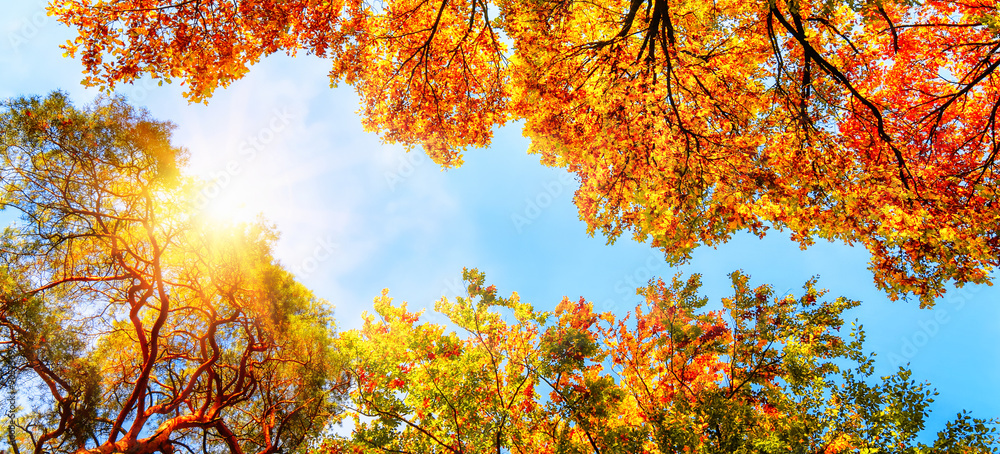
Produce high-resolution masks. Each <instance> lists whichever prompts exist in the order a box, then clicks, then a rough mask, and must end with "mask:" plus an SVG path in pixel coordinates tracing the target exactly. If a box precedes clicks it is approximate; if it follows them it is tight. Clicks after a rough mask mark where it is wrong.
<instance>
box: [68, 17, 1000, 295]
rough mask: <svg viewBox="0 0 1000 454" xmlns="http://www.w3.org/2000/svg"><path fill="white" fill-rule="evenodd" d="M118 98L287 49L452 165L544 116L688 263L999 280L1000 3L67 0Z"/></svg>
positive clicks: (210, 86) (890, 278)
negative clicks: (856, 249) (723, 248)
mask: <svg viewBox="0 0 1000 454" xmlns="http://www.w3.org/2000/svg"><path fill="white" fill-rule="evenodd" d="M50 12H51V13H52V14H54V15H56V16H57V17H58V18H59V20H61V21H62V22H64V23H66V24H69V25H71V26H74V27H76V28H77V29H78V30H79V31H80V36H79V37H78V38H76V39H75V40H73V41H71V42H68V43H67V44H66V46H65V47H66V49H67V52H68V54H69V55H74V56H75V55H78V56H79V57H80V59H81V61H82V63H83V64H84V66H85V68H86V73H87V74H88V75H87V77H86V79H85V80H84V83H85V84H87V85H99V86H101V87H102V88H109V89H110V88H113V87H114V86H115V85H116V84H117V83H129V82H132V81H134V80H136V78H138V77H140V76H143V75H149V76H152V77H154V78H160V79H164V80H166V81H167V82H170V81H171V80H173V79H179V80H181V81H182V82H183V83H184V84H187V87H188V91H187V93H186V96H188V97H189V98H190V99H191V100H192V101H204V100H206V99H208V97H210V96H211V94H212V92H213V90H214V89H216V88H217V87H219V86H222V87H224V86H226V85H228V84H229V83H231V82H232V81H234V80H236V79H238V78H240V77H242V76H243V75H244V74H245V73H246V72H247V71H249V66H250V65H252V64H254V63H255V62H257V61H258V60H259V59H260V58H261V57H263V56H266V55H268V54H271V53H274V52H278V51H285V52H287V53H290V54H295V53H297V52H298V51H300V50H304V51H306V52H308V53H311V54H315V55H318V56H321V57H326V58H329V59H330V60H331V61H332V63H333V69H332V70H331V72H330V77H331V81H332V83H333V84H334V85H336V84H337V83H339V82H346V83H348V84H351V85H353V86H354V87H355V89H356V90H357V91H358V93H359V94H360V95H361V99H362V105H363V107H362V111H363V114H364V123H365V125H366V126H367V127H368V128H370V129H372V130H375V131H378V132H379V133H380V134H381V135H382V137H383V138H384V139H386V140H388V141H392V142H402V143H404V144H407V145H415V144H423V145H424V149H425V151H427V153H428V154H429V155H430V156H431V157H433V158H434V159H435V160H436V161H437V162H439V163H441V164H442V165H444V166H453V165H459V164H460V163H461V152H462V151H463V150H464V149H466V148H468V147H483V146H486V145H488V143H489V141H490V137H491V131H492V128H493V127H494V126H497V125H502V124H504V123H506V122H507V121H509V120H520V121H523V124H524V130H525V134H526V135H527V136H529V137H530V138H531V139H532V145H531V149H530V151H531V152H532V153H537V154H539V155H540V157H541V160H542V162H543V163H545V164H548V165H554V166H561V167H565V168H567V169H568V170H569V171H571V172H574V173H576V175H577V177H578V178H579V180H580V189H579V190H578V191H577V193H576V203H577V206H578V207H579V210H580V214H581V218H582V219H584V220H585V221H586V222H587V225H588V230H589V232H590V233H591V234H594V233H596V232H598V231H599V232H602V233H603V234H605V235H606V236H607V237H608V239H609V241H614V240H615V239H616V238H618V237H619V236H620V235H622V234H624V233H625V232H628V231H631V232H632V233H633V234H634V236H635V237H636V239H638V240H651V242H652V244H653V245H654V246H656V247H659V248H662V249H663V250H664V252H665V254H666V257H667V259H668V260H669V261H670V262H672V263H678V262H683V261H685V260H687V259H688V258H689V257H690V254H691V251H692V250H693V249H694V248H695V247H696V246H698V245H701V244H704V245H717V244H719V243H721V242H725V241H727V240H728V239H729V238H730V237H731V235H732V234H733V233H735V232H739V231H749V232H751V233H754V234H756V235H760V236H763V235H764V234H765V233H766V232H767V231H768V230H769V229H772V228H774V229H778V230H782V231H784V230H788V231H789V232H790V233H791V238H792V239H793V240H795V241H798V242H799V243H800V244H801V245H802V247H806V246H808V245H810V244H812V243H813V241H814V240H815V239H816V238H823V239H829V240H840V241H844V242H845V243H847V244H854V243H861V244H863V245H864V246H865V247H866V248H867V249H868V250H869V251H870V252H871V254H872V260H871V266H870V268H871V270H872V272H873V274H874V279H875V282H876V284H877V285H878V286H879V287H880V288H882V289H884V290H885V291H887V292H888V294H889V296H890V297H892V298H894V299H895V298H898V297H900V296H903V297H907V296H909V295H916V296H917V297H919V300H920V303H921V305H930V304H933V300H934V298H935V297H937V296H939V295H941V294H942V292H943V291H944V287H945V285H946V284H947V283H948V282H949V281H953V282H954V283H956V284H958V285H963V284H965V283H988V282H990V276H989V271H990V270H991V269H992V268H993V267H996V266H998V265H1000V262H998V259H997V257H1000V237H998V236H997V235H996V232H997V231H998V221H1000V218H998V217H997V209H996V206H995V204H996V200H997V196H998V193H997V183H996V170H997V160H996V158H997V150H998V149H1000V140H998V136H997V132H998V131H997V122H996V118H997V110H998V108H1000V91H998V84H997V68H998V67H1000V40H997V30H998V29H1000V28H998V27H1000V22H998V17H1000V15H998V10H997V5H996V4H995V2H991V1H971V2H968V1H962V2H960V1H957V0H926V1H923V2H916V1H912V0H864V1H854V0H850V1H848V0H767V1H760V2H745V1H737V0H719V1H714V2H704V1H694V0H605V1H602V2H575V1H570V0H560V1H549V2H538V1H535V0H496V1H493V2H488V1H485V0H434V1H431V0H419V1H418V0H392V1H386V2H378V3H374V2H365V1H361V0H336V1H312V0H309V1H307V0H294V1H283V2H271V1H265V0H241V1H238V2H222V1H218V0H199V1H190V0H188V1H173V0H123V1H116V2H113V3H112V2H103V1H100V2H93V1H91V0H54V1H53V3H52V6H51V7H50Z"/></svg>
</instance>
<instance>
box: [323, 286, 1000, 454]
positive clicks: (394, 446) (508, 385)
mask: <svg viewBox="0 0 1000 454" xmlns="http://www.w3.org/2000/svg"><path fill="white" fill-rule="evenodd" d="M464 277H465V280H466V284H467V290H468V296H466V297H458V298H457V299H455V300H454V301H451V300H448V299H447V298H444V299H442V300H440V301H438V302H437V304H436V305H435V310H436V311H438V312H440V313H442V314H444V315H446V316H447V318H448V321H449V322H450V323H449V324H450V325H453V326H454V327H455V328H456V329H457V330H458V332H454V331H453V332H447V329H446V328H445V327H444V326H442V325H438V324H433V323H419V319H420V315H421V314H420V313H414V312H411V311H409V310H407V308H406V304H405V303H404V304H402V305H394V304H393V303H392V299H391V298H389V297H388V295H387V293H385V292H383V294H382V296H380V297H378V298H376V299H375V311H376V313H375V314H371V315H368V316H366V318H365V324H364V326H363V327H362V328H361V329H360V330H358V331H350V332H345V333H343V340H344V343H343V348H344V350H345V353H346V354H347V355H348V356H349V357H351V358H352V366H351V375H352V377H353V382H354V386H353V387H352V389H351V398H350V400H349V403H348V404H347V407H348V409H349V412H350V415H351V416H352V417H353V418H354V422H355V427H354V430H353V432H352V433H351V434H350V436H339V437H333V438H330V439H329V440H327V441H326V442H325V444H324V446H325V447H326V448H327V450H328V452H330V453H348V452H354V453H399V452H435V453H437V452H440V453H452V454H460V453H495V452H510V453H516V454H520V453H570V452H572V453H583V452H587V453H594V454H599V453H650V454H652V453H664V454H666V453H682V452H683V453H689V452H690V453H719V454H731V453H775V452H793V453H817V454H818V453H824V454H833V453H855V452H856V453H876V452H877V453H911V454H916V453H931V452H935V453H945V452H947V453H952V452H954V453H958V452H961V453H983V454H985V453H990V452H995V450H996V449H997V448H1000V444H998V443H1000V439H998V437H997V435H996V427H995V425H996V423H997V422H996V421H987V420H982V419H974V418H972V417H971V416H970V415H968V414H959V415H958V417H957V418H956V419H955V420H954V421H952V422H949V423H947V426H946V427H945V428H944V429H942V430H941V431H940V432H939V433H938V436H937V437H936V438H935V439H933V441H932V442H931V443H930V444H925V443H922V442H919V441H917V434H918V433H919V432H920V431H922V430H924V429H925V418H926V417H927V415H928V411H929V410H928V405H929V404H930V402H932V401H933V399H932V396H933V395H934V394H936V393H935V392H934V391H933V390H932V389H930V388H929V385H928V384H926V383H919V382H917V381H915V380H912V379H911V378H910V376H911V374H910V372H909V371H908V370H906V369H904V368H900V369H899V370H898V371H897V372H896V373H894V374H891V375H889V376H885V377H881V379H880V380H879V379H873V377H872V375H873V371H874V355H873V354H866V353H864V351H863V342H864V337H865V336H864V331H863V330H862V329H861V327H860V326H852V327H851V332H850V334H849V337H845V336H843V335H841V334H840V333H839V331H840V329H841V328H842V327H844V321H843V319H842V317H841V314H842V312H843V311H844V310H846V309H849V308H851V307H854V306H855V305H857V304H858V303H857V302H855V301H850V300H847V299H844V298H837V299H834V300H832V301H831V300H826V299H824V294H825V292H823V291H820V290H817V289H816V288H815V284H816V282H815V279H814V280H810V281H809V282H806V283H805V285H804V286H803V291H802V294H801V296H799V297H794V296H792V295H777V294H775V292H774V291H773V289H772V288H771V287H770V286H767V285H762V286H758V287H753V286H751V285H750V283H749V276H746V275H744V274H742V273H740V272H734V273H732V274H731V276H730V277H731V278H732V284H733V288H734V294H733V295H732V296H731V297H728V298H725V299H723V300H722V307H723V309H721V310H714V311H706V310H705V309H704V307H705V306H706V304H707V302H708V301H707V299H706V298H704V297H701V296H699V295H698V290H699V286H700V277H699V276H698V275H693V276H691V277H690V278H688V279H681V278H679V277H675V278H674V279H673V280H672V281H671V282H670V283H666V282H663V281H662V280H658V281H656V282H652V283H650V285H649V286H648V287H646V288H641V289H639V290H638V293H639V294H640V295H642V296H643V297H644V299H645V301H644V303H643V304H641V305H640V306H639V307H637V308H636V309H635V312H634V313H632V314H629V315H628V316H626V317H624V318H622V319H616V317H615V316H614V315H612V314H610V313H603V314H597V313H594V312H593V306H592V305H591V304H590V303H589V302H587V301H586V300H585V299H583V298H581V299H579V300H577V301H573V300H570V299H563V301H562V302H560V303H559V304H558V305H557V306H556V307H555V310H554V311H553V312H536V311H535V310H534V309H533V308H532V307H531V306H530V305H529V304H527V303H525V302H522V301H521V300H520V297H519V296H518V294H517V293H514V294H512V295H511V296H510V297H507V298H504V297H501V296H499V295H498V294H497V289H496V287H495V286H486V285H485V276H484V275H483V274H482V273H480V272H478V271H477V270H467V271H466V272H465V273H464ZM325 452H326V451H325Z"/></svg>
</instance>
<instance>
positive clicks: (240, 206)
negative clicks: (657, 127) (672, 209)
mask: <svg viewBox="0 0 1000 454" xmlns="http://www.w3.org/2000/svg"><path fill="white" fill-rule="evenodd" d="M0 5H2V6H0V68H2V69H0V97H2V98H8V97H13V96H19V95H31V94H39V95H44V94H46V93H48V92H50V91H52V90H55V89H62V90H65V91H67V92H68V93H70V95H71V97H72V99H73V100H74V102H75V103H76V104H77V105H82V104H84V103H87V102H90V101H91V100H92V99H93V98H94V97H95V96H96V95H97V94H98V92H97V90H95V89H89V90H88V89H84V88H83V87H82V86H81V85H80V84H79V81H80V80H81V79H82V77H83V76H82V74H81V73H80V71H81V69H82V66H81V65H80V64H79V63H78V62H77V61H74V60H69V59H66V58H63V57H62V56H61V53H62V52H61V50H60V49H59V48H58V45H59V44H61V43H63V42H65V41H66V40H67V39H71V38H72V37H73V36H74V35H73V34H72V32H71V31H70V30H69V29H68V28H66V27H64V26H63V25H61V24H59V23H57V22H56V21H55V20H54V19H52V18H50V17H47V16H45V13H44V7H43V5H44V3H43V2H38V1H34V2H20V1H13V0H2V3H0ZM329 66H330V64H329V63H328V62H325V61H323V60H320V59H317V58H314V57H307V56H301V57H297V58H294V59H292V58H289V57H285V56H276V57H271V58H268V59H266V60H265V61H263V62H262V63H260V64H259V65H257V66H256V67H255V68H253V69H252V70H251V72H250V74H249V75H248V76H247V77H246V78H245V79H243V80H240V81H238V82H237V83H235V84H233V85H232V86H231V87H229V88H227V89H224V90H220V91H218V92H217V93H216V95H215V96H214V97H213V98H212V99H211V101H210V103H209V105H207V106H205V105H189V104H187V103H186V102H185V101H184V99H183V98H182V97H181V95H180V93H181V89H180V88H179V87H177V86H164V87H159V86H156V84H154V83H150V82H148V81H147V83H142V84H137V85H133V86H123V87H120V89H119V90H118V93H121V94H124V95H126V96H128V97H129V98H130V100H131V101H132V102H133V103H135V104H139V105H143V106H145V107H146V108H148V109H149V110H150V111H151V113H152V114H153V116H154V117H156V118H158V119H161V120H170V121H173V122H174V123H176V124H177V129H176V131H175V136H174V137H175V143H176V144H179V145H182V146H184V147H187V148H188V149H189V150H190V153H191V169H190V171H191V172H192V173H195V174H199V175H202V176H204V177H206V178H216V181H217V187H216V190H215V191H214V192H213V193H212V197H211V198H210V200H208V201H207V204H206V206H207V208H206V209H208V210H210V211H211V210H215V211H219V212H222V211H226V212H231V211H236V212H237V215H242V216H245V217H248V216H251V215H252V213H254V212H256V211H263V212H264V214H265V215H266V216H267V217H268V218H269V219H270V220H271V221H273V222H275V223H276V224H277V226H278V229H279V230H280V231H281V232H282V237H281V239H280V240H279V243H278V246H277V250H276V253H277V256H278V258H279V259H280V260H281V261H282V263H284V264H285V265H286V266H287V267H288V268H290V269H292V270H294V271H296V273H297V274H298V276H299V277H300V279H301V280H302V281H303V282H304V283H305V284H306V285H307V286H309V287H310V288H311V289H313V291H314V292H316V294H317V295H319V296H320V297H322V298H325V299H327V300H329V301H330V302H331V303H332V304H333V305H335V306H336V313H337V318H338V323H339V325H340V328H341V329H349V328H353V327H357V326H358V325H359V321H360V317H359V316H360V313H361V312H362V311H364V310H368V309H370V307H371V301H372V298H374V297H375V296H376V295H378V294H379V292H380V291H381V289H382V288H389V289H390V291H391V293H390V294H391V295H392V296H394V297H395V298H396V299H397V301H400V300H405V301H408V302H409V304H410V307H433V302H434V301H435V300H437V299H438V298H440V297H441V296H442V295H447V296H454V295H455V294H456V290H457V289H458V288H459V278H460V276H461V270H462V267H466V266H467V267H477V268H479V269H480V270H483V271H484V272H485V273H486V275H487V280H488V281H489V282H490V283H493V284H495V285H497V287H498V288H499V290H500V291H501V292H502V293H505V294H506V293H510V292H511V291H517V292H518V293H519V294H520V295H521V298H522V300H524V301H528V302H531V303H532V304H534V305H535V307H536V308H538V309H542V310H548V309H552V308H553V307H554V306H555V304H556V303H558V301H559V300H560V299H561V298H562V296H563V295H567V296H569V297H570V298H577V297H579V296H583V297H585V298H587V299H588V300H590V301H592V302H594V303H595V306H596V309H597V310H599V311H605V310H611V311H614V312H616V313H618V314H622V313H624V312H626V311H629V310H631V309H632V308H634V307H635V305H636V304H637V303H638V302H639V299H638V298H637V297H636V296H635V294H634V290H635V287H636V286H638V285H640V284H642V283H643V282H645V281H646V280H648V279H649V278H651V277H654V276H664V277H666V278H669V277H670V276H671V275H673V274H675V273H677V272H683V273H685V274H690V273H701V274H702V275H703V282H704V284H705V285H704V287H703V293H705V294H706V295H708V296H710V297H711V298H712V299H713V300H714V301H716V302H717V300H718V298H720V297H722V296H725V295H727V294H729V292H730V288H729V283H728V278H727V274H728V273H729V272H731V271H733V270H736V269H742V270H744V271H745V272H747V273H749V274H750V275H751V276H752V278H753V279H752V282H753V283H755V284H763V283H769V284H772V285H773V286H774V287H775V290H776V291H778V292H786V291H789V290H791V291H793V292H795V291H798V290H799V289H800V288H801V286H802V284H803V283H804V282H805V281H806V280H807V279H809V277H810V276H813V275H819V276H820V279H819V287H821V288H827V289H830V295H831V296H837V295H843V296H846V297H848V298H852V299H857V300H861V301H862V302H863V304H862V306H861V307H860V308H857V309H855V310H853V311H851V312H850V313H848V314H847V317H848V319H853V318H857V319H859V321H860V322H861V323H862V324H863V325H864V326H865V329H866V332H867V335H868V342H867V344H866V347H867V349H868V350H869V351H873V352H875V353H876V354H877V355H878V356H877V363H876V364H877V365H876V373H880V374H885V373H889V372H892V371H894V370H895V367H896V366H895V363H898V362H900V361H903V362H905V361H908V362H910V363H911V368H912V370H913V372H914V374H913V378H914V379H916V380H920V381H922V380H926V381H930V382H931V384H932V386H933V387H935V388H937V390H938V392H939V393H940V395H939V396H937V398H936V401H935V403H934V404H933V405H932V406H931V410H932V411H933V412H934V413H933V414H932V417H931V419H930V424H929V427H930V428H932V429H934V430H935V431H936V430H937V429H939V428H942V427H943V424H944V421H945V420H947V419H950V418H954V415H955V413H957V412H958V411H960V410H961V409H963V408H964V409H968V410H972V411H973V415H974V416H978V417H997V416H1000V398H998V397H996V395H997V394H996V389H995V387H996V384H997V383H1000V289H998V288H997V287H986V286H979V287H975V286H967V287H965V288H964V289H961V290H959V291H952V292H950V293H949V294H948V295H946V296H945V297H944V298H942V299H941V300H940V301H938V303H937V306H936V308H935V309H933V310H926V309H925V310H920V309H918V307H917V304H916V302H909V303H906V302H891V301H889V300H888V299H887V298H886V297H885V296H884V295H883V294H881V293H880V292H878V291H877V290H876V289H875V287H874V284H873V283H872V278H871V274H870V272H869V271H868V270H867V266H868V254H867V252H866V251H865V250H863V249H858V248H850V247H847V246H844V245H842V244H834V243H818V244H817V245H816V246H814V247H812V248H810V249H808V250H806V251H801V250H799V248H798V245H797V244H795V243H792V242H791V241H789V240H788V239H787V235H784V234H781V233H777V232H775V233H773V234H772V235H770V236H768V237H767V238H765V239H763V240H759V239H757V238H756V237H753V236H749V235H738V236H737V237H735V238H734V239H733V240H732V241H731V242H730V243H728V244H725V245H723V246H721V247H719V248H718V249H711V248H704V247H703V248H700V249H698V250H696V251H695V253H694V259H693V260H692V261H691V263H690V264H687V265H685V266H682V267H674V268H671V267H668V266H667V265H666V264H665V263H664V262H663V260H662V255H661V254H660V253H659V252H658V251H656V250H653V249H651V248H650V247H648V246H647V245H644V244H637V243H635V242H634V241H631V240H629V239H627V238H625V239H621V240H619V241H618V242H616V243H615V244H614V245H607V244H606V241H605V239H604V238H602V237H594V238H591V237H588V236H587V235H586V232H585V225H584V224H583V222H581V221H580V220H579V219H578V216H577V212H576V208H575V207H574V206H573V204H572V193H573V191H574V190H575V189H576V186H575V183H574V180H573V179H572V177H571V176H569V175H567V174H566V173H565V172H564V171H562V170H560V169H553V168H546V167H543V166H542V165H540V164H539V163H538V160H537V158H535V157H534V156H529V155H527V154H526V152H525V150H526V149H527V146H528V140H527V139H525V138H524V137H522V136H521V132H520V128H519V127H518V125H516V124H515V125H510V126H508V127H506V128H503V129H500V130H498V131H497V132H496V140H495V142H494V144H493V146H492V147H490V148H489V149H486V150H472V151H470V152H468V153H467V154H466V156H465V161H466V164H465V165H464V166H463V167H461V168H458V169H453V170H448V171H442V170H441V169H440V168H439V167H437V166H436V165H435V164H433V163H432V162H430V160H429V159H428V158H427V157H426V156H424V155H423V154H421V153H420V152H419V150H417V151H415V152H413V153H409V154H407V153H405V152H404V149H403V148H402V147H400V146H394V145H385V144H382V143H380V141H379V139H378V137H377V136H375V135H374V134H371V133H365V132H364V130H363V129H362V127H361V124H360V120H359V117H358V115H357V114H356V111H357V109H358V101H357V97H356V96H355V95H354V93H353V91H352V90H351V88H350V87H346V86H342V87H340V88H337V89H331V88H329V82H328V80H327V78H326V74H327V72H328V71H329ZM0 216H6V217H5V218H4V219H3V222H4V223H7V222H9V221H10V219H9V214H0ZM430 318H431V319H433V318H434V317H433V316H432V317H430Z"/></svg>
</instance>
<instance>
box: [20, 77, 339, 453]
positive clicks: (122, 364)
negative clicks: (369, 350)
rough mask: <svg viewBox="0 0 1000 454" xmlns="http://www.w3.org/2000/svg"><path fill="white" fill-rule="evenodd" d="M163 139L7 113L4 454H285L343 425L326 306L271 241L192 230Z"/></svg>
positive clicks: (241, 231) (82, 115)
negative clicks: (337, 420)
mask: <svg viewBox="0 0 1000 454" xmlns="http://www.w3.org/2000/svg"><path fill="white" fill-rule="evenodd" d="M171 128H172V125H170V124H169V123H164V122H159V121H156V120H153V119H150V118H149V116H148V114H147V113H146V112H144V111H143V110H141V109H137V108H134V107H131V106H129V105H128V104H126V103H125V102H124V101H123V100H121V99H103V100H100V101H98V102H97V103H95V104H94V105H91V106H88V107H87V108H85V109H77V108H74V107H73V106H72V105H70V104H69V102H68V101H67V99H66V97H65V96H64V95H63V94H61V93H54V94H52V95H50V96H48V97H46V98H38V97H33V98H19V99H13V100H8V101H5V102H4V103H3V111H2V112H0V131H2V136H0V141H2V142H0V157H2V160H0V164H2V167H0V169H2V170H0V207H2V208H3V209H5V210H16V211H17V212H19V213H20V215H21V218H20V221H18V222H17V223H16V224H15V225H14V226H12V227H8V228H6V229H5V230H4V232H3V236H2V237H0V261H2V263H3V267H2V269H0V347H2V348H3V350H4V353H5V355H4V356H6V357H7V360H6V361H5V362H6V363H7V364H6V365H7V368H8V370H6V371H5V372H7V375H6V376H5V379H4V382H3V388H4V389H5V390H9V391H10V392H11V393H15V389H16V393H17V394H18V395H19V397H18V398H17V399H12V401H11V402H10V404H11V405H15V404H18V405H24V406H26V408H24V409H23V411H19V412H15V411H14V410H13V409H12V410H11V412H10V414H8V415H5V416H6V418H4V419H5V421H4V423H5V424H4V428H5V429H9V433H8V434H7V435H8V436H7V440H6V441H7V442H8V446H10V447H11V449H12V450H13V452H14V453H18V452H22V451H20V450H19V447H20V449H23V450H24V451H23V452H32V453H35V454H41V453H43V452H44V453H49V452H76V453H80V454H83V453H95V454H96V453H111V452H134V453H152V452H161V453H172V452H175V451H177V450H179V449H182V448H183V449H184V450H186V451H187V452H217V451H220V450H225V451H226V452H230V453H233V454H242V453H261V454H263V453H276V452H279V451H282V452H291V451H294V450H296V449H299V448H304V447H306V446H307V445H308V444H307V442H308V441H310V440H312V439H315V438H316V437H318V436H319V435H320V434H322V432H323V429H324V428H325V425H326V424H327V422H328V421H329V419H330V417H331V416H332V415H335V414H336V412H337V408H338V407H337V405H336V404H337V399H338V397H339V396H340V390H342V388H343V387H344V385H345V384H346V383H345V382H344V381H343V380H342V375H341V371H340V363H341V361H340V360H338V357H337V355H336V354H335V350H334V349H333V347H332V342H333V339H334V337H335V334H334V331H333V328H334V327H333V321H332V318H331V313H330V310H329V308H328V306H327V305H326V304H325V303H324V302H323V301H321V300H319V299H317V298H316V297H315V296H313V295H312V293H311V292H309V291H308V290H307V289H305V288H304V287H303V286H302V285H301V284H298V283H297V282H295V280H294V278H293V276H292V275H291V274H290V273H289V272H287V271H285V270H284V269H283V268H282V267H281V266H280V265H279V264H278V263H276V261H275V260H274V258H273V257H272V255H271V243H272V242H273V240H274V238H275V233H274V232H273V231H272V230H270V229H269V228H268V227H266V226H265V225H244V226H231V227H228V228H223V227H220V226H217V225H206V224H204V223H203V222H202V221H201V220H200V219H199V218H198V216H196V212H195V211H194V204H193V199H191V198H190V197H189V194H191V193H192V192H191V191H186V189H185V188H186V187H187V186H189V185H190V184H193V182H191V181H188V180H186V179H185V178H184V177H182V176H181V175H180V174H179V172H178V164H179V163H181V162H183V157H184V153H183V152H182V150H180V149H178V148H175V147H174V146H173V145H171V144H170V141H169V139H170V130H171ZM24 385H29V386H24ZM22 402H26V403H27V404H22ZM5 432H6V431H5Z"/></svg>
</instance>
